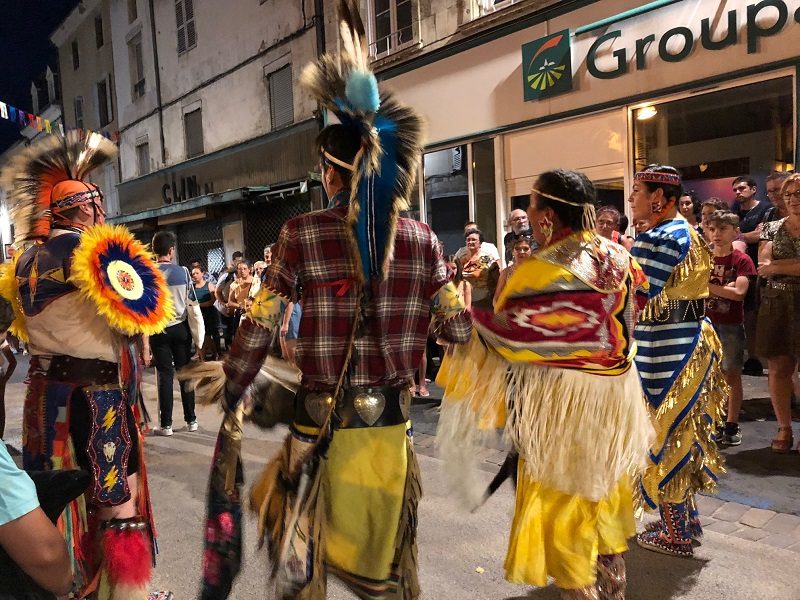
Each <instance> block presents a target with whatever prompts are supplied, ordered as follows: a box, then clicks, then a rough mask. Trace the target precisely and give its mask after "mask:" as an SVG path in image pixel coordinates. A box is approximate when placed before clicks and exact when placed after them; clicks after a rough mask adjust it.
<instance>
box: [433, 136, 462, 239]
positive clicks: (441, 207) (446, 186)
mask: <svg viewBox="0 0 800 600" xmlns="http://www.w3.org/2000/svg"><path fill="white" fill-rule="evenodd" d="M467 166H468V165H467V147H466V146H455V147H454V148H447V149H445V150H438V151H436V152H428V153H427V154H425V157H424V177H425V205H426V207H427V212H428V225H430V227H431V229H433V231H434V232H435V233H436V235H437V236H438V237H439V239H440V240H441V241H442V242H444V248H445V250H444V251H445V254H454V253H455V252H456V250H458V249H459V248H460V247H461V246H463V245H464V223H466V222H467V221H469V183H468V180H467Z"/></svg>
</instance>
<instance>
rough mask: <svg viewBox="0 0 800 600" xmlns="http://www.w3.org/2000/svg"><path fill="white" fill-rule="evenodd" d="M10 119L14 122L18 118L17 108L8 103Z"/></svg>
mask: <svg viewBox="0 0 800 600" xmlns="http://www.w3.org/2000/svg"><path fill="white" fill-rule="evenodd" d="M8 120H9V121H14V122H16V120H17V109H16V108H14V107H13V106H11V105H10V104H9V105H8Z"/></svg>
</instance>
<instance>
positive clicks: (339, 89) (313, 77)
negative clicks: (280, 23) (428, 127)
mask: <svg viewBox="0 0 800 600" xmlns="http://www.w3.org/2000/svg"><path fill="white" fill-rule="evenodd" d="M339 31H340V37H341V42H342V49H341V52H340V53H339V55H338V56H333V55H330V54H326V55H324V56H322V57H320V58H319V59H318V60H317V61H316V62H315V63H312V64H310V65H308V66H307V67H306V68H305V69H304V70H303V73H302V76H301V81H302V83H303V85H305V86H306V88H307V89H308V90H309V91H310V92H311V93H312V95H313V96H314V97H315V98H316V99H317V100H318V101H319V102H320V104H321V105H322V106H323V107H324V108H326V109H327V110H329V111H331V112H332V113H333V114H335V115H336V118H337V119H338V120H339V122H340V123H341V124H342V125H344V126H346V127H352V128H354V129H356V130H357V131H358V132H359V135H360V137H361V151H360V152H359V154H358V155H357V156H356V164H355V165H354V167H355V171H354V173H353V177H352V182H351V194H350V204H349V211H348V219H349V221H350V223H351V224H352V225H353V229H354V242H355V244H356V246H357V248H358V253H359V255H360V258H361V263H362V270H363V274H364V277H365V278H366V279H367V280H369V279H370V278H380V277H384V276H385V274H386V272H387V270H388V268H389V264H390V262H391V260H392V254H393V251H394V235H395V227H396V224H397V219H398V218H399V216H400V212H401V211H402V210H405V209H407V208H408V197H409V195H410V194H411V191H412V189H413V186H414V181H415V179H416V174H417V168H418V167H419V161H420V157H421V155H422V135H423V132H422V129H423V127H422V119H421V117H420V116H419V115H418V114H417V113H416V111H414V110H413V109H411V108H409V107H406V106H403V105H402V104H401V103H399V102H398V101H397V100H395V99H394V98H393V97H392V95H391V94H390V93H388V92H385V91H384V92H380V91H379V88H378V81H377V79H376V78H375V74H374V73H373V72H372V69H371V67H370V57H369V45H368V43H367V39H366V34H365V31H364V23H363V22H362V20H361V17H360V15H359V11H358V2H356V1H355V0H340V1H339Z"/></svg>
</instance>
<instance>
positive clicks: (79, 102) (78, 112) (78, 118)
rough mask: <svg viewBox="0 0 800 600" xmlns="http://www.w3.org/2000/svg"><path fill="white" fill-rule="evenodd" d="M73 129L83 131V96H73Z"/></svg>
mask: <svg viewBox="0 0 800 600" xmlns="http://www.w3.org/2000/svg"><path fill="white" fill-rule="evenodd" d="M75 127H77V128H78V129H83V96H75Z"/></svg>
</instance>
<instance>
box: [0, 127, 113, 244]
mask: <svg viewBox="0 0 800 600" xmlns="http://www.w3.org/2000/svg"><path fill="white" fill-rule="evenodd" d="M116 155H117V147H116V146H115V145H114V143H113V142H111V141H109V140H108V139H106V138H104V137H103V136H102V135H100V134H99V133H88V134H82V133H81V132H78V131H69V132H67V135H66V136H65V137H61V136H57V135H50V136H47V137H45V138H44V139H42V140H41V141H38V142H35V143H34V144H31V146H29V147H28V148H26V149H25V150H24V151H23V152H22V153H20V154H19V155H17V156H15V157H14V158H13V159H12V160H11V162H10V163H9V165H8V167H7V168H6V169H5V170H4V171H3V174H2V177H0V185H2V186H3V187H4V188H6V190H7V192H8V209H9V216H10V217H11V221H12V222H13V223H14V228H15V240H14V241H15V242H16V243H18V244H21V243H24V242H26V241H31V240H36V239H41V238H45V237H47V235H48V234H49V233H50V229H51V228H52V226H53V217H54V216H55V217H56V218H58V217H59V216H60V215H61V213H62V212H63V211H65V210H68V209H70V208H73V207H76V206H80V205H81V204H87V203H90V202H95V201H96V199H97V198H102V192H100V189H99V188H98V187H97V186H96V185H94V184H93V183H89V182H85V181H84V179H85V178H86V177H87V176H88V174H89V173H90V172H91V171H92V170H94V169H96V168H97V167H99V166H101V165H102V164H104V163H105V162H107V161H109V160H111V159H112V158H114V157H115V156H116Z"/></svg>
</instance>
